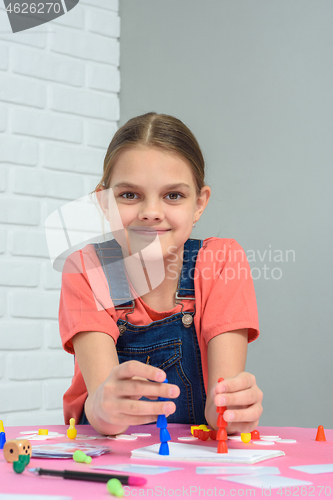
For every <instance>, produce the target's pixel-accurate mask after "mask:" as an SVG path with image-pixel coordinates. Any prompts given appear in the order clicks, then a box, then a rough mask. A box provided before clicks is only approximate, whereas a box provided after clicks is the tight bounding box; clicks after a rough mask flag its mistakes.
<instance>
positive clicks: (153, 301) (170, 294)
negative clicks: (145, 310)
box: [126, 249, 183, 312]
mask: <svg viewBox="0 0 333 500" xmlns="http://www.w3.org/2000/svg"><path fill="white" fill-rule="evenodd" d="M182 255H183V249H181V250H180V251H179V252H177V257H178V258H177V259H176V260H175V259H174V256H175V254H174V253H173V255H172V257H173V258H172V261H170V260H169V259H168V258H166V259H164V272H165V276H164V279H163V281H162V282H161V283H159V284H158V285H157V286H155V287H154V286H153V285H154V284H153V283H152V279H154V278H156V273H154V272H152V271H151V269H149V267H150V266H149V264H148V265H147V267H146V268H143V272H144V276H145V282H146V283H144V286H142V280H140V284H139V286H138V285H137V286H135V285H136V283H135V281H138V280H137V279H135V276H134V275H133V270H132V273H131V269H128V268H127V267H126V270H127V272H128V274H129V278H130V280H131V282H132V284H133V286H134V289H135V290H136V292H137V293H138V295H139V296H140V297H141V299H142V300H143V301H144V302H145V303H146V304H147V305H148V306H149V307H150V308H151V309H154V310H155V311H159V312H163V311H169V310H171V309H174V307H175V306H176V304H175V293H176V291H177V286H178V280H179V276H180V273H181V270H182V265H183V257H182ZM131 274H132V276H131ZM148 290H149V291H148ZM144 291H146V293H143V292H144Z"/></svg>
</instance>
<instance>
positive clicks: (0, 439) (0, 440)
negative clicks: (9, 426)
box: [0, 432, 6, 450]
mask: <svg viewBox="0 0 333 500" xmlns="http://www.w3.org/2000/svg"><path fill="white" fill-rule="evenodd" d="M5 443H6V434H5V433H4V432H0V450H3V447H4V446H5Z"/></svg>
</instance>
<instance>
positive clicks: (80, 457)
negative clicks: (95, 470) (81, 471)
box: [73, 450, 92, 464]
mask: <svg viewBox="0 0 333 500" xmlns="http://www.w3.org/2000/svg"><path fill="white" fill-rule="evenodd" d="M73 460H75V462H79V463H85V464H90V463H91V461H92V458H91V457H89V456H88V455H86V454H85V453H83V451H81V450H76V451H74V453H73Z"/></svg>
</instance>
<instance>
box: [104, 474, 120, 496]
mask: <svg viewBox="0 0 333 500" xmlns="http://www.w3.org/2000/svg"><path fill="white" fill-rule="evenodd" d="M106 488H107V490H108V492H109V493H111V495H114V496H115V497H119V498H120V497H123V496H124V490H123V487H122V484H121V482H120V481H119V479H116V478H115V477H114V478H113V479H110V480H109V481H108V482H107V483H106Z"/></svg>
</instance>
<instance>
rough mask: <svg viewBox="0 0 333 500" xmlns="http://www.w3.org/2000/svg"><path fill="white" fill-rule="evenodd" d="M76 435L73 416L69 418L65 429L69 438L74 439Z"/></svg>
mask: <svg viewBox="0 0 333 500" xmlns="http://www.w3.org/2000/svg"><path fill="white" fill-rule="evenodd" d="M76 435H77V430H76V429H75V418H71V419H70V420H69V428H68V429H67V437H69V439H75V438H76Z"/></svg>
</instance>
